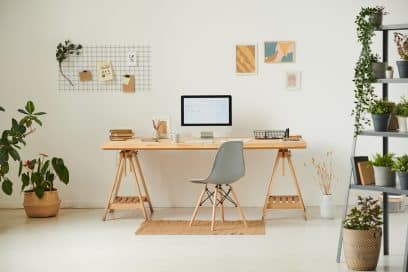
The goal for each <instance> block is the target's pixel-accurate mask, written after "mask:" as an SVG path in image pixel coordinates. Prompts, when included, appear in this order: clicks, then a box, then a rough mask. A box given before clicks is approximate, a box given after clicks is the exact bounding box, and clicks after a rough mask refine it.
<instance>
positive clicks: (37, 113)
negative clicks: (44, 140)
mask: <svg viewBox="0 0 408 272" xmlns="http://www.w3.org/2000/svg"><path fill="white" fill-rule="evenodd" d="M44 114H47V113H46V112H43V111H40V112H36V113H34V115H44Z"/></svg>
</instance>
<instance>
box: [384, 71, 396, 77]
mask: <svg viewBox="0 0 408 272" xmlns="http://www.w3.org/2000/svg"><path fill="white" fill-rule="evenodd" d="M385 78H387V79H392V78H394V71H393V70H385Z"/></svg>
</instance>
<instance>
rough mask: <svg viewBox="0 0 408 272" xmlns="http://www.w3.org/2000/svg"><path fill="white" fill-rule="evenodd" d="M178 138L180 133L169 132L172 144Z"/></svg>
mask: <svg viewBox="0 0 408 272" xmlns="http://www.w3.org/2000/svg"><path fill="white" fill-rule="evenodd" d="M179 140H180V135H179V134H178V133H174V132H173V133H170V141H171V142H172V143H173V144H177V143H178V142H179Z"/></svg>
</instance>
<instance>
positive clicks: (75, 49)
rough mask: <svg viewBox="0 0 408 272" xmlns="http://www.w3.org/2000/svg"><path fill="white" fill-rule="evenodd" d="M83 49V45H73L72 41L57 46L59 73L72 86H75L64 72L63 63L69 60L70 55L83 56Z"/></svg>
mask: <svg viewBox="0 0 408 272" xmlns="http://www.w3.org/2000/svg"><path fill="white" fill-rule="evenodd" d="M81 49H82V45H80V44H73V43H71V41H70V40H66V41H64V43H59V44H58V45H57V53H56V55H55V56H56V58H57V61H58V67H59V71H60V73H61V75H62V76H63V77H64V78H65V79H66V80H67V81H68V82H69V84H70V85H71V86H74V84H73V83H72V81H71V80H70V79H69V78H68V77H67V76H66V75H65V74H64V72H63V71H62V62H63V61H64V60H66V59H68V57H69V56H70V55H79V54H81Z"/></svg>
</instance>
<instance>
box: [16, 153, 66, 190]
mask: <svg viewBox="0 0 408 272" xmlns="http://www.w3.org/2000/svg"><path fill="white" fill-rule="evenodd" d="M47 157H48V155H46V154H40V157H39V158H36V159H32V160H28V161H25V162H24V163H22V164H20V170H19V176H21V182H22V185H21V191H23V190H25V189H26V187H30V188H29V190H28V191H29V192H30V191H31V192H34V193H35V194H36V195H37V196H38V197H39V198H42V197H43V195H44V192H45V191H52V190H55V188H54V180H55V176H56V175H57V176H58V178H59V180H61V181H62V182H63V183H65V184H68V183H69V171H68V168H67V167H66V166H65V164H64V161H63V160H62V159H61V158H52V159H51V160H48V159H46V158H47ZM22 169H24V172H23V173H22V172H21V171H22Z"/></svg>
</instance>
